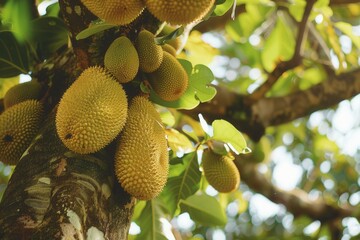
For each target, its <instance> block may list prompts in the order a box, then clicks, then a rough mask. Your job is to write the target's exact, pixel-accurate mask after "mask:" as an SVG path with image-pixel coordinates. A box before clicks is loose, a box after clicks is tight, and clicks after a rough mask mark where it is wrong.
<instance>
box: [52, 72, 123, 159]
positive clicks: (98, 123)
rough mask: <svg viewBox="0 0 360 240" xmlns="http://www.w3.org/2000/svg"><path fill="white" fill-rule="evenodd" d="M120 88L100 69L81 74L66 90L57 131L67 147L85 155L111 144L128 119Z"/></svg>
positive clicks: (61, 104) (57, 117)
mask: <svg viewBox="0 0 360 240" xmlns="http://www.w3.org/2000/svg"><path fill="white" fill-rule="evenodd" d="M127 108H128V103H127V98H126V94H125V91H124V90H123V88H122V86H121V85H120V84H119V83H118V82H116V80H115V79H114V78H113V77H112V76H111V75H110V74H108V73H107V72H106V71H105V70H104V69H103V68H101V67H90V68H87V69H86V70H84V71H83V72H82V73H81V75H80V76H79V77H78V79H77V80H76V81H75V82H74V83H73V84H72V85H71V86H70V87H69V88H68V89H67V90H66V92H65V93H64V95H63V97H62V98H61V100H60V103H59V107H58V110H57V114H56V130H57V133H58V135H59V137H60V139H61V140H62V142H63V143H64V145H65V146H66V147H68V148H69V149H70V150H72V151H74V152H77V153H82V154H87V153H93V152H96V151H98V150H100V149H101V148H103V147H105V146H106V145H107V144H108V143H110V142H111V141H112V140H113V139H114V138H115V137H116V136H117V135H118V134H119V132H120V131H121V130H122V128H123V127H124V125H125V121H126V117H127Z"/></svg>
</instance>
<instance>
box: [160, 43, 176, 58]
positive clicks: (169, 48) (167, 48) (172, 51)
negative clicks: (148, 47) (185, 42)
mask: <svg viewBox="0 0 360 240" xmlns="http://www.w3.org/2000/svg"><path fill="white" fill-rule="evenodd" d="M161 47H162V49H163V50H164V51H165V52H168V53H170V54H171V55H172V56H174V57H176V49H175V48H174V47H173V46H171V45H170V44H164V45H162V46H161Z"/></svg>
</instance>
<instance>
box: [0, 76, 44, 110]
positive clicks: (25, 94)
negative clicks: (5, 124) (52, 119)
mask: <svg viewBox="0 0 360 240" xmlns="http://www.w3.org/2000/svg"><path fill="white" fill-rule="evenodd" d="M40 93H41V85H40V84H39V83H38V82H25V83H21V84H18V85H15V86H13V87H12V88H10V89H9V90H8V91H7V92H6V94H5V96H4V107H5V109H8V108H9V107H11V106H13V105H15V104H18V103H20V102H23V101H25V100H30V99H34V100H38V99H39V97H40Z"/></svg>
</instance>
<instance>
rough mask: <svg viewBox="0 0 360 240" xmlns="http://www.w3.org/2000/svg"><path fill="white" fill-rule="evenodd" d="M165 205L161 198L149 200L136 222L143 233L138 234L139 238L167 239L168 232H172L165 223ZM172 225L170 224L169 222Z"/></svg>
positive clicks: (150, 239) (139, 239) (146, 239)
mask: <svg viewBox="0 0 360 240" xmlns="http://www.w3.org/2000/svg"><path fill="white" fill-rule="evenodd" d="M163 221H167V220H166V219H165V212H164V206H163V205H162V203H161V201H160V200H159V199H156V198H155V199H152V200H149V201H147V203H146V206H145V208H144V209H143V211H142V212H141V215H140V217H139V218H138V219H137V221H136V223H137V224H138V225H139V227H140V228H141V233H140V234H139V235H137V236H136V238H135V239H138V240H167V239H168V238H167V235H165V231H166V233H167V234H168V233H171V229H168V228H169V226H167V225H165V224H164V222H163ZM169 225H170V224H169ZM170 226H171V225H170Z"/></svg>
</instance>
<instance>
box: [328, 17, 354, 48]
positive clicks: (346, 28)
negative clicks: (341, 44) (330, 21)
mask: <svg viewBox="0 0 360 240" xmlns="http://www.w3.org/2000/svg"><path fill="white" fill-rule="evenodd" d="M334 25H335V27H336V28H338V29H339V30H340V31H342V32H343V33H344V34H346V35H347V36H348V37H349V38H350V39H351V41H352V42H353V43H354V45H355V46H356V47H357V48H358V49H360V38H359V36H355V34H354V31H353V27H352V25H351V24H350V23H346V22H336V23H334Z"/></svg>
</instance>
